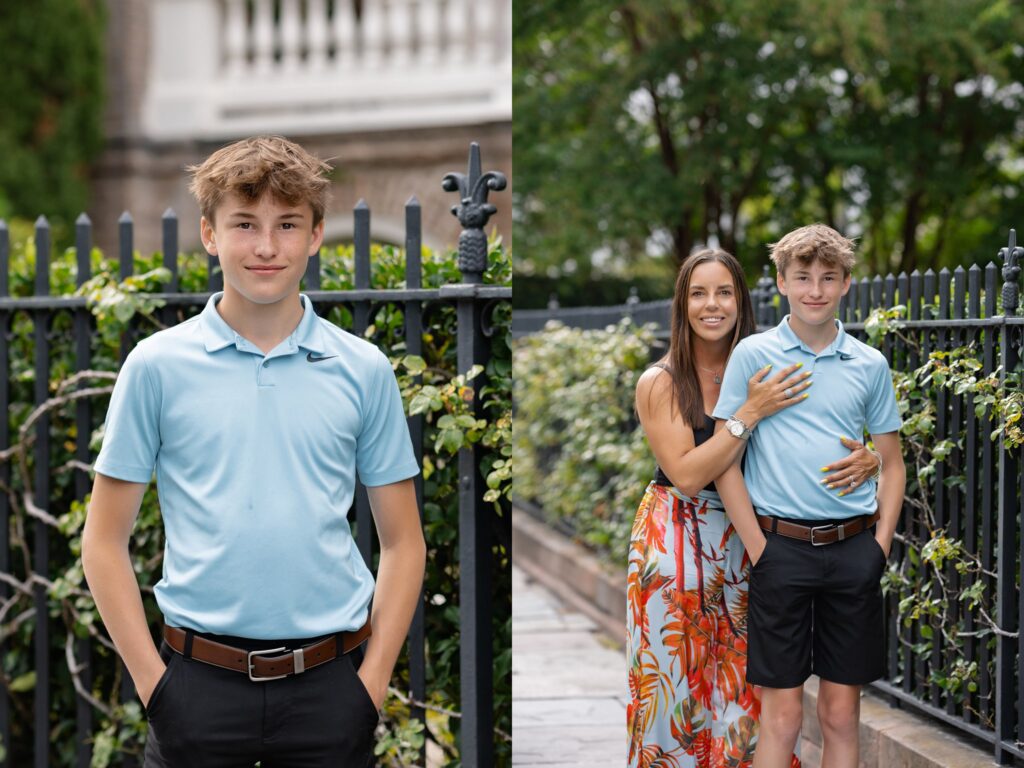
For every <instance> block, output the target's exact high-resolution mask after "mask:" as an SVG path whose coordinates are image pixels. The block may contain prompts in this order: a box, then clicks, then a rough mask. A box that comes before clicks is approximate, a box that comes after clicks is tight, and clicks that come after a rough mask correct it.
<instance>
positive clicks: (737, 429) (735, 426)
mask: <svg viewBox="0 0 1024 768" xmlns="http://www.w3.org/2000/svg"><path fill="white" fill-rule="evenodd" d="M729 431H730V432H731V433H732V434H733V435H735V436H736V437H740V436H741V435H742V434H743V425H742V424H740V423H739V422H738V421H734V422H733V423H732V424H730V425H729Z"/></svg>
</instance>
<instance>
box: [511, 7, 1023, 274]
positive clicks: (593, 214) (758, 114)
mask: <svg viewBox="0 0 1024 768" xmlns="http://www.w3.org/2000/svg"><path fill="white" fill-rule="evenodd" d="M514 23H515V29H514V71H513V78H514V79H513V83H514V98H515V120H514V123H513V131H514V142H515V144H514V146H515V163H516V190H515V206H516V221H517V224H518V225H519V226H518V228H517V231H516V238H517V242H516V244H517V262H519V263H520V265H521V266H520V267H519V268H520V269H521V270H522V271H523V272H524V273H529V272H530V271H534V272H539V271H542V270H544V269H545V268H547V269H548V271H549V272H551V269H550V267H551V266H552V265H555V266H556V267H557V265H559V264H562V263H564V262H565V261H566V260H568V259H572V260H574V261H575V262H576V263H577V264H579V268H580V269H582V270H587V269H590V268H591V265H592V263H593V257H594V256H595V254H596V255H597V257H598V260H600V259H601V258H605V259H607V258H608V257H609V256H612V257H616V258H619V259H622V260H626V261H632V262H634V263H635V262H637V261H639V260H642V259H645V258H647V257H648V256H649V255H650V254H654V253H659V252H661V253H665V254H669V255H670V257H672V258H674V259H675V261H677V262H678V261H679V260H681V259H682V258H684V257H685V256H686V255H687V254H688V253H690V252H691V250H692V249H693V248H694V247H695V246H698V245H702V244H715V243H717V244H718V245H720V246H721V247H723V248H725V249H726V250H729V251H731V252H732V253H735V254H736V255H737V256H739V257H740V258H741V260H742V261H743V262H744V265H745V266H746V267H747V268H748V272H750V273H751V274H759V273H760V270H759V269H757V270H756V271H751V270H753V268H755V267H760V265H762V264H763V263H764V262H765V259H766V249H765V245H766V244H767V243H769V242H773V241H774V240H776V239H778V237H780V236H781V235H782V234H784V233H785V232H787V231H789V230H790V229H792V228H794V227H796V226H800V225H802V224H807V223H810V222H813V221H823V222H825V223H827V224H829V225H831V226H834V227H836V228H837V229H840V230H841V231H843V232H844V233H845V234H847V235H850V236H855V237H858V238H859V243H860V246H859V249H858V256H859V261H860V268H859V271H862V272H864V273H885V272H888V271H890V270H892V271H897V270H912V269H915V268H919V269H925V268H927V267H938V266H941V265H952V264H960V263H967V262H972V261H976V260H988V259H990V258H992V257H993V256H994V254H995V250H996V249H997V248H998V247H999V244H1000V243H1005V237H1006V231H1007V229H1008V228H1009V227H1011V226H1020V227H1024V215H1022V214H1024V200H1022V198H1021V196H1020V190H1019V183H1020V181H1021V178H1022V176H1024V158H1022V148H1024V120H1022V118H1021V115H1022V114H1024V112H1022V106H1024V85H1022V84H1021V81H1022V80H1024V45H1022V44H1021V43H1019V42H1017V41H1021V40H1024V13H1022V12H1021V9H1020V6H1019V4H1018V3H1016V2H1011V1H1010V0H927V2H926V0H896V2H892V0H701V1H698V2H692V1H691V0H626V2H619V3H617V4H614V5H612V4H608V3H604V2H600V1H599V0H580V1H577V2H572V3H570V2H565V0H535V1H534V2H530V3H516V4H515V5H514ZM556 271H557V270H556Z"/></svg>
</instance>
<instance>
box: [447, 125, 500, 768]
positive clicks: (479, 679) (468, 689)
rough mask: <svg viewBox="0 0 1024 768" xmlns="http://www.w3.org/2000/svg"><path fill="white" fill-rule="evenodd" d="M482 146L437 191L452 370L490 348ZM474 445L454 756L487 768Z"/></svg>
mask: <svg viewBox="0 0 1024 768" xmlns="http://www.w3.org/2000/svg"><path fill="white" fill-rule="evenodd" d="M480 168H481V165H480V145H479V144H477V143H476V142H473V143H472V144H471V145H470V149H469V172H468V174H467V175H465V176H464V175H463V174H461V173H449V174H448V175H446V176H445V177H444V182H443V184H442V186H443V188H444V189H445V190H447V191H448V192H458V193H459V199H460V202H459V204H458V205H455V206H452V213H453V214H454V215H455V216H457V217H458V219H459V223H460V224H462V234H460V235H459V270H460V271H461V272H462V282H463V284H464V285H463V286H461V287H460V290H459V292H458V297H457V300H456V312H457V317H458V370H459V373H462V374H464V373H466V372H467V371H469V369H470V368H472V367H473V366H474V365H486V362H487V355H488V348H487V344H486V341H485V339H484V334H483V320H484V318H483V308H482V304H481V302H480V301H479V299H478V295H479V294H478V292H477V288H478V285H479V283H481V282H482V281H483V273H484V270H485V269H486V268H487V236H486V235H485V234H484V231H483V228H484V226H486V224H487V221H488V219H490V217H491V215H492V214H493V213H495V212H496V211H497V208H495V207H494V206H493V205H491V204H490V203H488V202H487V196H488V193H489V191H490V190H502V189H504V188H505V186H506V184H507V182H506V180H505V176H504V175H503V174H501V173H498V172H496V171H488V172H487V173H481V172H480ZM483 378H484V377H483V376H477V377H476V378H475V379H474V380H473V381H472V389H473V407H474V410H475V411H476V414H477V416H478V417H482V416H483V413H482V407H481V403H480V390H481V387H482V385H483V381H482V380H483ZM479 460H480V451H479V450H478V447H474V448H463V449H462V450H461V451H459V624H460V639H461V643H460V646H461V648H460V677H461V700H462V725H461V728H460V736H461V738H460V756H461V759H462V765H463V766H465V768H490V766H491V765H493V763H494V706H493V703H494V681H493V675H494V662H493V649H492V634H493V633H492V628H491V610H490V608H491V594H490V592H491V590H490V575H491V574H490V571H491V563H492V555H491V547H492V542H493V539H492V536H491V525H490V520H491V514H492V513H491V510H490V509H489V508H488V505H487V504H485V503H484V501H483V490H484V488H485V487H486V486H485V484H484V482H483V478H481V476H480V473H479V470H478V467H479Z"/></svg>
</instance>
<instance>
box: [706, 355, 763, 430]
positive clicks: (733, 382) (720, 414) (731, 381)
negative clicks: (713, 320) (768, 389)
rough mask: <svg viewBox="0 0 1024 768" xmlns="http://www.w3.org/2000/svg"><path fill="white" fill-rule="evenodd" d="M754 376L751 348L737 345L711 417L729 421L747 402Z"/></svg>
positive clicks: (723, 378)
mask: <svg viewBox="0 0 1024 768" xmlns="http://www.w3.org/2000/svg"><path fill="white" fill-rule="evenodd" d="M753 375H754V360H753V356H752V355H751V352H750V348H749V347H748V346H747V345H745V344H742V343H740V344H737V345H736V348H735V349H733V351H732V355H730V356H729V362H728V363H727V364H726V366H725V376H723V377H722V389H721V393H720V394H719V395H718V403H717V404H716V405H715V411H714V413H712V414H711V415H712V416H714V417H715V418H716V419H728V418H729V417H730V416H732V415H733V414H734V413H736V411H738V410H739V408H740V406H741V405H743V403H745V402H746V401H747V382H748V381H749V380H750V377H751V376H753Z"/></svg>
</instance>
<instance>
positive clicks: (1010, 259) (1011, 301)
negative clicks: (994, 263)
mask: <svg viewBox="0 0 1024 768" xmlns="http://www.w3.org/2000/svg"><path fill="white" fill-rule="evenodd" d="M1021 257H1024V248H1021V247H1020V246H1018V245H1017V230H1015V229H1011V230H1010V238H1009V242H1008V243H1007V246H1006V247H1005V248H1000V249H999V258H1000V259H1002V260H1003V315H1004V316H1006V315H1013V314H1016V313H1017V299H1018V296H1019V291H1020V288H1019V286H1018V285H1017V278H1019V277H1020V267H1019V266H1018V265H1017V260H1018V259H1020V258H1021Z"/></svg>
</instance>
